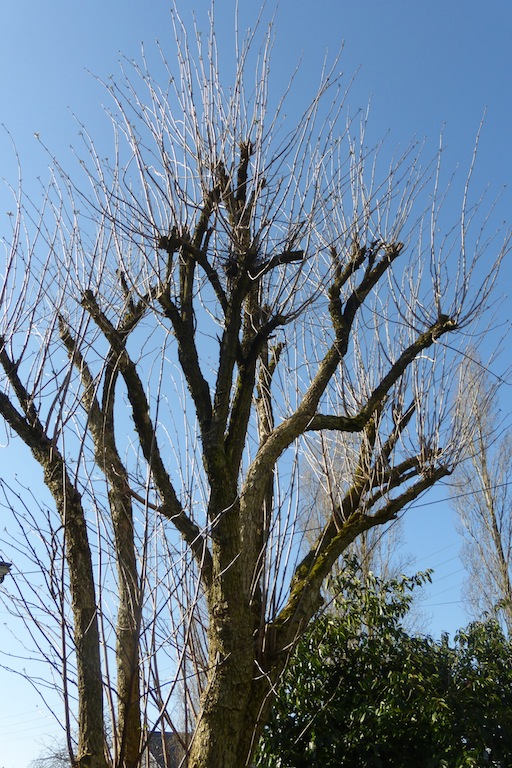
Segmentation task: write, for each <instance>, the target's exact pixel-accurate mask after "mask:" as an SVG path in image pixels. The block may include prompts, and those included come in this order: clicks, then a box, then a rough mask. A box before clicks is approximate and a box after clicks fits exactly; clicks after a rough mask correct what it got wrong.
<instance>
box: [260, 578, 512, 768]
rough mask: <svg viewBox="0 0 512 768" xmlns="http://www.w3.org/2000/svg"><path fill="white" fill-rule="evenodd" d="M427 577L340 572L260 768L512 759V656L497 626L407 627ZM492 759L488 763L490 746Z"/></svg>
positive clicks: (283, 694)
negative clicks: (436, 631) (454, 630)
mask: <svg viewBox="0 0 512 768" xmlns="http://www.w3.org/2000/svg"><path fill="white" fill-rule="evenodd" d="M428 578H429V574H428V573H426V574H418V575H417V576H414V577H412V578H407V577H403V578H401V579H396V580H392V581H389V582H381V581H380V580H379V579H377V578H376V577H375V576H373V575H372V574H370V575H369V576H368V577H367V580H366V582H365V583H362V581H361V580H360V579H359V578H358V576H357V570H356V567H355V564H351V565H350V566H349V567H348V568H347V570H346V571H345V572H344V573H343V574H342V576H341V578H340V582H339V587H340V593H339V597H338V598H337V601H336V605H335V610H334V612H332V613H330V614H324V615H322V616H320V617H319V618H318V619H317V620H316V621H315V622H314V624H313V625H312V627H311V629H310V630H309V632H308V634H307V635H306V636H305V637H304V638H303V640H302V642H301V644H300V646H299V648H298V650H297V652H296V653H295V655H294V657H293V660H292V662H291V664H290V666H289V669H288V671H287V673H286V675H285V677H284V679H283V681H282V683H281V685H280V689H279V693H278V697H277V701H276V704H275V707H274V710H273V714H272V718H271V720H270V723H269V725H268V727H267V729H266V731H265V736H264V738H263V740H262V744H261V745H260V752H259V756H258V761H257V763H256V765H257V766H258V767H259V768H312V767H314V766H321V768H331V766H332V768H335V767H336V768H338V767H339V766H360V767H361V768H364V767H365V766H368V768H369V767H370V766H372V767H375V768H387V767H388V766H389V767H391V766H393V768H443V767H444V768H462V767H463V766H480V765H495V766H501V767H502V768H505V766H510V765H512V651H511V646H510V644H509V643H508V642H507V640H506V638H505V637H504V635H503V634H502V632H501V630H500V628H499V626H498V624H497V623H496V622H495V621H486V622H484V623H474V624H471V625H469V627H468V628H467V629H465V630H464V631H461V632H460V633H459V634H458V635H457V636H456V638H455V643H454V645H453V647H451V646H450V645H449V643H448V640H447V638H443V641H442V642H440V643H439V642H436V641H434V640H432V639H431V638H429V637H418V636H413V635H410V634H408V633H407V632H406V631H405V630H404V629H403V628H402V626H401V621H402V619H403V618H404V616H405V615H406V614H407V612H408V610H409V608H410V603H411V599H412V590H413V589H414V588H415V587H417V586H420V585H421V584H422V583H423V582H424V581H425V580H426V579H428ZM485 748H490V749H491V753H490V754H491V762H490V763H489V762H488V763H484V757H483V756H484V750H485Z"/></svg>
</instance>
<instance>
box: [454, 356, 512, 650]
mask: <svg viewBox="0 0 512 768" xmlns="http://www.w3.org/2000/svg"><path fill="white" fill-rule="evenodd" d="M461 378H462V387H461V393H462V395H461V400H460V403H459V405H460V408H461V411H462V412H463V413H464V415H465V417H466V419H467V420H468V422H469V423H471V424H472V427H473V431H472V433H471V434H470V436H469V439H468V440H467V443H466V446H465V448H466V458H465V460H464V461H461V463H460V464H459V466H458V467H457V471H456V472H455V474H454V478H453V485H452V503H453V506H454V508H455V510H456V511H457V514H458V516H459V520H460V527H461V532H462V535H463V537H464V547H463V560H464V563H465V565H466V567H467V570H468V573H469V577H468V580H467V585H466V586H467V599H468V603H469V606H470V607H471V609H472V611H473V612H474V613H475V614H476V616H477V617H479V618H480V617H481V616H482V614H484V613H487V614H491V615H496V616H498V617H499V618H500V621H501V622H502V624H503V626H504V627H505V628H506V630H507V632H508V634H509V636H512V493H511V488H510V484H511V478H512V433H511V432H510V431H509V430H503V429H501V434H500V429H499V428H500V424H501V425H503V418H500V414H499V408H498V385H499V383H500V382H499V380H495V379H492V378H491V376H490V375H489V373H488V372H487V370H486V369H485V367H484V366H483V365H482V364H481V363H480V361H479V360H478V358H477V357H475V356H474V355H473V356H472V357H471V358H469V360H468V362H466V363H465V364H464V366H463V367H462V368H461Z"/></svg>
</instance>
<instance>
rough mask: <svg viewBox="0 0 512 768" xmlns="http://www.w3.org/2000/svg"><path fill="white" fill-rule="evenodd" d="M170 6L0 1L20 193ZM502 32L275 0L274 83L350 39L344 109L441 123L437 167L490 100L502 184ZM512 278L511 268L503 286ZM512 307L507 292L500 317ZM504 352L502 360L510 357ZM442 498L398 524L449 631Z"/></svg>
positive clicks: (21, 715) (12, 708)
mask: <svg viewBox="0 0 512 768" xmlns="http://www.w3.org/2000/svg"><path fill="white" fill-rule="evenodd" d="M240 5H241V7H242V17H243V18H245V17H247V18H248V19H249V18H250V17H252V18H254V6H255V5H256V3H253V2H244V0H240ZM179 6H180V9H181V13H182V15H183V16H184V17H185V18H187V17H188V16H189V14H190V12H191V9H192V8H193V9H194V11H195V12H196V15H197V18H198V20H199V22H200V23H204V22H202V20H204V14H205V12H206V10H207V8H208V7H209V2H206V1H205V0H197V2H194V3H186V2H182V3H180V4H179ZM268 6H269V7H272V3H268ZM232 7H233V2H232V0H217V11H216V13H217V20H218V24H219V30H222V34H224V32H225V33H226V34H229V33H231V31H232V29H233V23H232V12H231V10H232ZM168 8H169V5H168V3H167V2H165V0H146V2H142V0H138V1H137V0H124V1H123V2H121V0H107V2H99V1H98V0H90V1H89V2H88V3H85V2H82V3H75V2H70V1H69V0H59V1H57V0H47V2H44V3H43V2H41V0H16V2H15V1H14V0H4V2H3V3H2V10H1V16H0V18H1V22H2V31H3V34H2V45H1V46H0V72H1V78H0V123H1V124H3V125H5V126H6V127H7V128H8V129H9V131H10V132H11V134H12V135H13V137H14V139H15V141H16V145H17V148H18V150H19V153H20V156H21V160H22V165H23V176H24V184H25V188H26V190H27V191H29V192H30V190H31V189H34V190H35V189H36V187H35V184H36V178H37V176H41V177H43V178H44V176H45V170H46V165H47V162H46V159H45V157H44V155H43V154H42V153H41V151H40V149H39V145H38V142H37V141H36V139H35V138H34V133H35V132H37V133H39V134H40V135H41V137H42V139H43V140H44V142H45V144H46V145H47V146H48V147H50V148H51V150H52V151H54V152H55V154H57V155H59V156H65V155H66V153H67V148H68V147H69V145H70V144H72V143H73V142H74V141H76V138H77V131H78V129H77V126H76V124H75V122H74V120H73V117H72V114H71V113H72V112H74V113H76V115H77V116H78V117H79V118H80V120H82V121H83V122H84V123H85V124H86V125H88V127H89V128H90V129H91V131H92V133H93V134H94V131H95V125H97V124H101V121H98V117H99V116H100V110H99V106H98V105H99V102H100V101H101V100H102V99H103V98H104V93H103V92H102V89H101V87H100V86H99V85H98V83H97V82H96V81H95V80H94V78H93V77H91V75H90V74H88V70H89V71H91V72H92V73H94V74H96V75H98V76H99V77H101V78H106V77H108V76H109V75H111V74H113V75H115V74H116V72H117V71H118V60H119V53H120V52H121V53H122V54H124V55H125V56H127V57H128V58H137V57H138V55H139V49H140V43H141V41H144V43H145V45H146V52H147V54H148V57H149V59H150V60H151V58H152V56H153V53H152V51H153V48H152V46H153V43H154V40H155V39H156V38H158V39H159V40H160V42H161V43H162V45H163V47H164V48H165V47H166V43H167V41H168V40H169V41H170V40H171V35H172V30H171V25H170V15H169V11H168ZM246 8H247V9H251V10H250V11H247V12H246V10H245V9H246ZM511 33H512V5H511V3H510V0H490V1H489V2H487V3H483V2H482V1H481V0H451V1H450V2H446V0H443V1H442V2H441V0H429V1H428V2H426V1H425V2H410V0H388V2H382V0H359V2H353V1H352V2H345V0H317V2H315V3H311V2H303V0H281V3H280V6H279V10H278V13H277V22H276V34H277V39H276V45H275V52H274V59H273V73H274V75H273V76H274V78H275V83H276V89H279V88H280V87H282V85H283V84H284V83H285V81H286V78H287V76H288V75H289V74H290V73H291V72H292V71H293V69H294V66H295V64H296V63H297V61H298V60H299V59H300V58H302V67H301V73H300V75H299V78H300V83H301V88H300V89H298V92H299V93H300V91H301V89H302V88H304V90H306V91H307V90H308V89H312V88H313V87H314V84H315V83H316V82H317V81H318V79H319V70H320V67H321V64H322V61H323V59H324V56H325V52H326V51H327V50H328V51H329V52H330V53H331V54H333V55H334V54H335V53H336V51H337V50H338V49H339V48H340V45H341V43H342V41H345V47H344V53H343V56H342V60H341V63H342V68H343V70H344V72H345V73H346V74H347V82H348V80H349V78H350V77H351V76H352V74H353V73H354V72H355V71H356V70H359V72H358V75H357V78H356V80H355V82H354V85H353V86H352V90H351V93H350V95H349V98H348V104H349V106H350V109H351V111H352V112H355V111H356V110H357V109H358V108H364V107H366V105H367V103H368V101H369V99H370V100H371V119H370V126H371V133H372V136H373V137H374V138H379V137H384V136H386V135H388V134H389V135H388V138H387V142H388V146H390V147H391V148H392V147H395V146H401V147H404V146H405V145H407V144H408V143H409V141H410V140H411V138H413V137H417V138H423V137H425V139H426V143H427V148H428V150H430V151H431V152H432V153H433V152H434V151H435V149H436V147H437V145H438V140H439V134H440V131H441V129H442V128H443V126H446V127H445V130H444V143H445V145H446V153H445V155H446V157H445V163H446V167H451V166H455V165H457V164H458V163H460V164H461V165H462V166H463V167H467V165H468V163H469V160H470V157H471V152H472V147H473V143H474V137H475V134H476V131H477V128H478V125H479V122H480V119H481V117H482V115H483V112H484V109H486V110H487V115H486V120H485V127H484V130H483V134H482V140H481V144H480V150H479V159H478V165H477V172H476V175H475V187H478V186H480V187H481V188H484V187H486V186H487V185H490V186H491V188H492V190H493V193H497V192H498V191H499V190H500V189H501V188H502V187H503V186H504V185H505V184H507V183H509V181H510V174H511V172H512V131H511V129H510V126H511V124H512V102H511V98H510V94H511V93H512V66H511V63H510V36H511ZM98 138H99V139H101V137H98ZM0 151H1V155H0V157H1V163H2V164H1V167H0V175H1V176H6V177H7V178H9V179H11V180H12V181H15V178H14V175H13V174H14V165H13V163H12V155H11V154H10V152H9V146H8V142H7V141H6V140H5V137H0ZM2 201H3V197H2V193H0V235H4V234H6V233H7V232H8V231H9V230H8V227H7V218H6V211H4V210H3V208H2ZM511 214H512V206H511V195H510V191H508V190H505V193H504V196H503V198H502V201H501V203H500V207H499V208H498V210H497V216H498V218H499V217H500V216H501V218H502V219H506V218H508V220H509V221H511V220H512V215H511ZM509 279H510V268H507V270H506V272H505V273H504V280H503V285H504V288H506V287H507V283H508V281H509ZM509 310H510V304H509V302H506V303H505V305H504V307H503V310H502V312H503V313H505V314H504V316H505V315H506V314H507V313H508V312H509ZM507 354H508V357H509V359H508V360H507V359H506V357H505V359H504V360H503V365H502V367H503V368H504V367H505V366H506V364H507V363H510V362H511V359H510V358H511V355H510V353H507ZM507 394H508V393H507V392H505V395H507ZM504 405H505V406H506V403H504ZM1 466H2V468H3V470H2V471H3V472H5V473H6V474H10V473H12V472H15V471H17V472H22V471H23V470H24V466H25V465H24V464H22V463H21V461H20V460H19V459H18V458H17V454H15V453H10V452H8V451H4V452H3V453H2V464H1ZM447 496H448V493H447V492H445V489H442V488H441V489H440V490H438V491H436V495H435V496H432V497H430V498H426V499H425V500H424V502H425V503H424V505H423V506H421V507H419V508H418V509H416V510H412V511H411V512H410V513H409V515H408V519H407V520H408V521H407V524H406V534H407V542H406V549H407V550H408V551H410V552H412V553H413V554H414V556H415V557H416V565H417V568H418V569H420V568H421V569H424V568H427V567H434V568H435V569H436V573H435V576H434V584H433V587H432V588H431V589H430V590H429V592H428V594H427V596H426V600H425V603H424V606H423V607H424V609H425V611H426V612H427V613H428V615H429V616H430V620H431V624H430V627H431V631H432V632H433V633H435V634H439V632H440V631H441V630H442V629H446V630H448V631H450V632H452V633H453V632H454V631H455V630H456V629H457V628H458V627H460V626H462V625H463V624H464V623H465V622H466V621H467V616H466V615H465V613H464V611H463V609H462V603H461V595H460V587H461V583H462V580H463V578H464V572H463V569H462V566H461V564H460V561H459V559H458V554H459V547H460V542H459V540H458V538H457V536H456V534H455V532H454V525H453V523H454V520H453V515H452V513H451V511H450V509H449V506H448V505H447V504H446V503H445V502H443V501H442V499H443V498H446V497H447ZM434 502H435V503H434ZM5 525H8V520H2V521H0V529H3V528H4V526H5ZM2 556H3V557H5V558H8V556H9V553H8V552H5V551H4V550H3V548H2V541H1V534H0V557H2ZM8 623H9V617H8V615H6V614H5V613H2V615H1V616H0V644H4V647H5V644H6V643H9V647H10V648H11V649H12V648H13V640H12V638H10V636H9V633H8ZM0 649H2V645H0ZM0 663H2V660H1V659H0ZM11 663H12V664H13V665H14V666H15V665H16V663H19V664H20V665H21V664H22V662H16V660H12V661H11ZM0 693H1V695H0V768H25V766H26V765H27V764H28V762H29V761H30V759H32V758H34V757H36V756H37V755H38V753H39V752H40V750H41V742H42V739H43V737H45V736H47V735H49V734H52V733H54V732H55V726H54V724H53V722H52V721H51V720H50V719H49V718H48V716H47V714H46V712H45V711H44V709H43V708H40V707H39V705H40V702H39V700H38V698H37V695H36V694H35V692H34V691H33V689H32V688H31V687H30V686H29V685H28V684H23V683H21V682H20V681H19V680H18V679H17V678H16V677H15V676H14V675H12V674H8V673H7V672H5V671H4V670H3V669H1V668H0Z"/></svg>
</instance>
